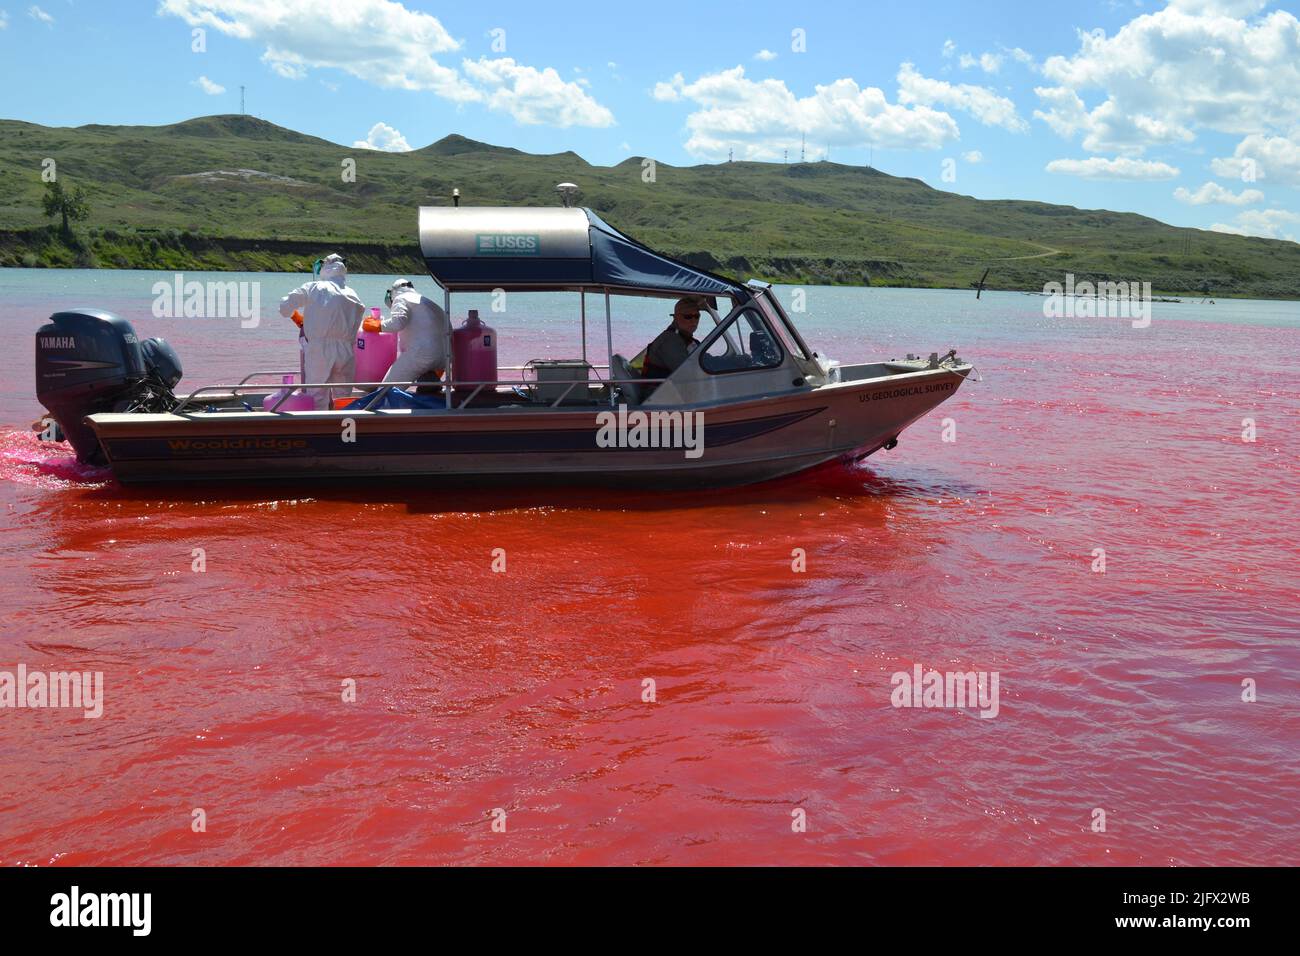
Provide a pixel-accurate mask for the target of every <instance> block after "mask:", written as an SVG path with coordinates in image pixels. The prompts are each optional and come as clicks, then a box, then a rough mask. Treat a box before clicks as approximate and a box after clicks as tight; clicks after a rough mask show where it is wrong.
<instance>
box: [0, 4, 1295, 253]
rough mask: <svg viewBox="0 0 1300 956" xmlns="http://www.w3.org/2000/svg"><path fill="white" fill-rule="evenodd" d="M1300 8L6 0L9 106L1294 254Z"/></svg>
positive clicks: (64, 116)
mask: <svg viewBox="0 0 1300 956" xmlns="http://www.w3.org/2000/svg"><path fill="white" fill-rule="evenodd" d="M1295 9H1296V8H1295V7H1294V6H1290V7H1288V5H1287V4H1277V3H1267V2H1264V0H1173V2H1171V3H1169V4H1166V3H1164V2H1163V0H1145V2H1142V3H1135V2H1133V0H1104V2H1089V0H1084V2H1080V3H1074V4H1059V3H1042V2H1022V0H1008V2H998V0H989V2H988V3H983V4H974V3H969V2H926V0H918V2H915V3H908V4H898V3H871V4H864V3H851V2H843V3H839V2H826V3H816V2H812V3H804V4H790V3H780V4H778V3H769V2H763V0H753V2H745V3H706V2H696V3H677V2H671V0H662V2H637V0H633V2H627V3H617V4H612V3H608V2H604V3H590V4H588V3H573V4H539V3H536V2H533V3H516V2H506V0H501V2H497V3H493V4H469V3H457V4H448V3H430V2H422V0H403V2H400V3H399V2H394V0H337V2H334V3H329V2H321V0H278V2H272V0H161V2H158V0H114V2H112V3H105V2H91V0H43V2H42V3H40V4H36V5H33V4H30V3H17V2H13V0H0V77H2V78H3V80H4V82H3V83H0V116H3V117H6V118H13V119H23V120H29V121H31V122H36V123H42V124H45V125H52V126H73V125H80V124H84V123H112V124H119V123H121V124H150V125H153V124H164V123H172V122H176V121H178V120H182V119H186V118H189V117H192V116H199V115H205V114H211V113H230V112H238V110H239V87H240V85H241V84H242V85H244V86H245V87H247V110H248V112H249V113H252V114H254V115H256V116H260V117H262V118H264V119H267V120H270V121H271V122H274V123H277V124H280V125H282V126H286V127H290V128H292V129H297V130H301V131H303V132H306V133H311V134H313V135H316V136H320V137H323V138H325V139H329V140H331V141H334V142H337V143H340V144H343V145H344V146H346V147H349V148H355V147H356V144H359V143H362V142H367V143H370V144H372V145H375V146H378V147H381V148H389V149H401V148H404V147H414V148H418V147H421V146H424V145H427V144H428V143H430V142H432V141H434V140H436V139H438V138H440V137H442V136H444V135H446V134H447V133H451V132H456V133H461V134H463V135H465V136H469V137H471V138H474V139H480V140H484V141H487V142H491V143H498V144H502V145H507V146H515V147H518V148H520V149H524V150H527V151H530V152H558V151H561V150H565V149H573V150H575V151H577V152H578V153H580V154H581V155H582V156H583V157H584V158H586V159H587V160H589V161H591V162H593V163H598V164H602V165H608V164H613V163H616V162H619V161H620V160H622V159H624V158H626V157H627V156H629V155H649V156H653V157H655V158H656V159H657V160H659V161H661V162H665V163H670V164H674V165H681V164H693V163H700V162H719V161H723V160H725V159H726V157H727V155H728V152H729V151H734V154H735V156H736V157H737V158H755V159H768V160H774V161H777V162H780V161H781V160H782V157H783V153H784V151H785V150H787V149H789V150H790V155H791V158H792V159H793V158H795V157H797V154H798V150H799V146H798V144H799V141H800V137H801V135H802V136H805V137H806V139H807V155H808V158H809V159H820V158H822V157H823V156H824V155H825V154H826V152H827V150H828V149H829V152H830V158H831V159H832V160H833V161H836V162H841V163H850V164H866V163H867V162H868V160H869V159H870V160H871V162H872V163H873V164H874V165H875V166H876V167H877V168H879V169H882V170H885V171H886V172H890V173H894V174H897V175H904V176H914V177H917V178H919V179H923V180H925V181H926V182H928V183H930V184H931V185H933V186H936V187H937V188H942V189H950V190H953V191H956V192H961V193H966V194H969V195H974V196H977V197H980V198H985V199H988V198H1016V199H1039V200H1044V201H1047V202H1056V203H1065V204H1069V205H1075V206H1080V207H1085V208H1109V209H1119V210H1131V211H1135V212H1140V213H1144V214H1146V215H1150V216H1154V217H1156V218H1159V219H1162V220H1164V221H1167V222H1171V223H1174V224H1176V225H1186V226H1197V227H1200V228H1218V229H1223V230H1227V231H1238V232H1243V233H1247V234H1252V235H1268V236H1274V237H1278V238H1292V239H1300V21H1298V20H1297V18H1296V16H1295ZM196 29H198V30H202V31H204V32H203V35H202V43H201V44H198V45H201V46H203V49H202V50H201V51H196V50H194V49H193V48H194V46H195V45H196V42H195V34H194V31H195V30H196ZM945 176H947V177H948V178H947V179H945Z"/></svg>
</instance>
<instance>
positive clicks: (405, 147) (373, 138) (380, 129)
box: [352, 123, 411, 153]
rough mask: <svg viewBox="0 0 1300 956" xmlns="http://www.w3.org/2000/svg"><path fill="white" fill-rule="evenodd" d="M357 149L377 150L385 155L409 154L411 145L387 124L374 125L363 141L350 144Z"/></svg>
mask: <svg viewBox="0 0 1300 956" xmlns="http://www.w3.org/2000/svg"><path fill="white" fill-rule="evenodd" d="M352 145H353V146H354V147H356V148H357V149H378V150H381V151H382V152H385V153H409V152H410V151H411V144H410V143H408V142H407V141H406V137H405V136H403V135H402V134H401V133H399V132H398V131H397V130H395V129H393V127H391V126H389V125H388V124H387V123H376V124H375V125H374V126H372V127H370V132H369V133H367V134H366V138H365V139H359V140H357V141H356V142H355V143H353V144H352Z"/></svg>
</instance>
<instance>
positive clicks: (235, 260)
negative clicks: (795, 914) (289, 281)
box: [0, 227, 1300, 303]
mask: <svg viewBox="0 0 1300 956" xmlns="http://www.w3.org/2000/svg"><path fill="white" fill-rule="evenodd" d="M76 242H77V243H78V245H77V246H75V247H74V246H68V245H66V244H65V243H63V242H62V241H61V240H59V239H57V237H56V235H55V230H54V229H53V228H52V227H36V228H33V229H23V230H18V229H8V230H5V229H0V268H19V269H21V268H28V269H135V270H142V271H163V272H166V271H187V270H188V271H191V272H267V273H281V274H290V275H292V274H295V273H303V274H305V273H308V272H310V271H311V264H312V263H313V262H314V261H315V260H316V259H317V258H319V257H320V256H321V255H323V254H324V253H325V252H334V251H337V252H341V253H344V254H345V255H346V256H347V257H348V262H349V268H350V269H351V270H352V271H353V272H354V273H357V274H369V275H411V274H415V275H423V274H424V273H425V268H424V261H423V259H422V258H421V257H420V256H419V255H418V254H417V253H416V252H415V251H414V250H413V247H412V245H411V244H410V243H405V242H393V243H386V242H359V241H347V240H343V241H339V240H328V239H326V240H310V239H280V238H246V237H229V236H226V237H212V236H204V235H197V234H192V233H189V232H178V231H176V230H138V231H130V230H121V231H119V230H115V229H112V228H104V229H93V230H90V232H89V234H88V235H87V236H84V237H83V236H78V237H77V239H76ZM669 252H670V254H672V251H671V250H669ZM678 258H681V259H682V260H683V261H686V262H689V263H691V264H692V265H696V266H700V267H703V268H710V269H714V270H716V271H721V272H723V273H727V272H730V273H731V274H733V276H734V277H735V278H738V279H740V280H741V281H743V280H744V279H746V278H749V277H750V276H754V277H756V278H761V279H763V280H764V281H767V282H773V283H776V284H778V285H806V286H828V287H832V288H859V289H861V288H872V289H917V290H947V291H953V292H969V293H972V294H973V293H974V292H975V283H974V281H973V280H972V282H971V284H970V285H969V286H959V285H953V284H950V283H944V282H935V283H924V282H920V283H918V282H909V281H906V280H901V281H900V280H899V279H891V278H887V277H883V276H882V277H879V278H873V281H871V282H868V283H864V282H851V281H841V280H839V279H837V278H836V277H834V276H828V275H824V274H817V273H816V271H815V268H824V261H823V260H820V259H818V258H816V257H801V256H786V257H779V258H778V259H776V260H775V261H774V260H771V259H768V260H764V259H763V258H760V257H757V256H755V257H753V262H752V263H751V262H750V261H749V260H748V259H742V262H741V264H742V265H743V266H744V267H745V268H742V269H739V270H737V269H728V268H727V263H725V262H724V263H718V262H717V261H716V260H714V258H713V256H711V255H709V254H708V253H691V252H687V253H678ZM701 260H706V261H701ZM733 261H734V260H733ZM792 265H807V266H808V269H807V271H803V270H800V271H799V272H797V273H792V272H791V271H790V269H789V267H790V266H792ZM986 265H988V263H976V264H975V265H972V266H971V267H970V268H971V271H972V273H974V274H976V275H978V274H980V273H982V272H983V269H984V267H985V266H986ZM776 266H784V267H785V268H784V269H783V268H779V267H776ZM993 266H994V269H996V263H994V264H993ZM1065 271H1066V270H1062V271H1061V272H1059V273H1050V274H1049V275H1055V276H1056V277H1057V278H1059V277H1060V276H1062V275H1064V272H1065ZM742 273H743V274H742ZM1135 278H1136V277H1133V276H1129V277H1122V276H1101V275H1091V274H1086V273H1084V274H1079V275H1078V276H1077V280H1078V281H1084V280H1087V281H1093V282H1099V281H1100V282H1106V281H1114V282H1126V281H1132V280H1134V279H1135ZM984 290H985V291H986V292H1017V293H1022V294H1024V295H1034V296H1042V295H1044V294H1045V293H1044V292H1043V290H1042V288H1041V287H1026V286H1025V285H1023V284H1020V283H1010V282H1008V283H1005V284H1001V283H999V282H998V281H997V272H996V271H994V272H991V273H990V275H989V276H988V279H987V280H986V282H985V286H984ZM1152 294H1153V295H1154V296H1155V297H1156V301H1166V302H1171V303H1178V302H1182V301H1184V300H1200V299H1204V298H1210V299H1253V300H1259V301H1276V302H1295V301H1300V295H1297V296H1292V295H1269V294H1267V293H1265V292H1262V291H1259V290H1251V289H1246V290H1241V291H1237V290H1234V291H1220V290H1211V291H1210V293H1209V294H1208V296H1207V295H1206V294H1205V293H1203V292H1200V291H1193V290H1186V289H1169V288H1161V287H1158V286H1157V287H1154V288H1153V289H1152Z"/></svg>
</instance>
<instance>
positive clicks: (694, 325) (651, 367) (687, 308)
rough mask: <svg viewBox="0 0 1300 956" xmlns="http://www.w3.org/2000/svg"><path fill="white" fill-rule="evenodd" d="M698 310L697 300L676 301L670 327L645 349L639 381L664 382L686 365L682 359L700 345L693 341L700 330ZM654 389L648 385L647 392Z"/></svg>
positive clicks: (688, 298)
mask: <svg viewBox="0 0 1300 956" xmlns="http://www.w3.org/2000/svg"><path fill="white" fill-rule="evenodd" d="M701 307H702V306H701V303H700V300H699V299H695V298H691V297H689V296H688V297H687V298H685V299H678V300H677V305H675V306H674V307H673V321H672V324H671V325H670V326H668V328H666V329H664V330H663V331H662V332H660V333H659V335H658V336H657V337H656V338H655V340H654V341H653V342H651V343H650V344H649V345H648V346H647V347H646V350H645V358H644V359H643V360H642V362H641V377H642V378H667V377H668V376H669V375H672V374H673V372H675V371H677V368H678V366H680V365H681V364H682V363H683V362H685V361H686V357H687V356H688V355H690V354H691V352H693V351H694V350H695V347H696V346H698V345H699V344H700V343H699V342H698V341H697V340H696V338H695V330H696V329H698V328H699V327H700V309H701ZM656 387H658V386H657V385H652V386H650V389H651V390H653V389H654V388H656Z"/></svg>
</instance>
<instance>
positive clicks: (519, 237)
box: [475, 232, 542, 256]
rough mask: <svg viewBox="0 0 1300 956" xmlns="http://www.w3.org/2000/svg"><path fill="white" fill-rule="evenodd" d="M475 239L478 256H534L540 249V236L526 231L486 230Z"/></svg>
mask: <svg viewBox="0 0 1300 956" xmlns="http://www.w3.org/2000/svg"><path fill="white" fill-rule="evenodd" d="M475 239H476V240H477V248H478V254H479V255H480V256H535V255H538V254H539V253H540V252H541V251H542V238H541V236H536V235H530V234H528V233H519V232H486V233H479V234H478V235H477V236H476V237H475Z"/></svg>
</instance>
